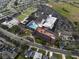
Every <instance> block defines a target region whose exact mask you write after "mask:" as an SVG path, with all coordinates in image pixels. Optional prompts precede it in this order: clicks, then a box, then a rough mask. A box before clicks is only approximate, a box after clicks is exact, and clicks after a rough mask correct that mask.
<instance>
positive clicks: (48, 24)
mask: <svg viewBox="0 0 79 59" xmlns="http://www.w3.org/2000/svg"><path fill="white" fill-rule="evenodd" d="M56 20H57V18H56V17H52V15H49V16H48V17H47V19H46V20H45V19H42V21H41V23H40V24H38V25H39V27H42V26H44V27H47V28H50V29H52V28H53V27H54V24H55V22H56Z"/></svg>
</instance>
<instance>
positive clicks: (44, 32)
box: [36, 27, 55, 39]
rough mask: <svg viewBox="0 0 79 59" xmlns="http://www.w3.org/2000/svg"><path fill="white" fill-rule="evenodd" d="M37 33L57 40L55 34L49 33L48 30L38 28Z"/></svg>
mask: <svg viewBox="0 0 79 59" xmlns="http://www.w3.org/2000/svg"><path fill="white" fill-rule="evenodd" d="M36 31H37V32H39V33H42V34H43V35H46V36H48V37H50V38H52V39H55V36H54V34H53V33H51V32H49V31H47V30H46V29H44V28H41V27H39V28H37V30H36Z"/></svg>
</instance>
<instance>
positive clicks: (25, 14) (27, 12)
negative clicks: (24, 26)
mask: <svg viewBox="0 0 79 59" xmlns="http://www.w3.org/2000/svg"><path fill="white" fill-rule="evenodd" d="M36 10H37V8H35V7H33V6H30V7H28V8H27V9H26V10H24V11H23V12H21V14H20V15H19V16H18V17H17V19H19V20H20V21H23V20H24V18H26V17H28V16H29V15H31V14H32V13H33V12H34V11H36Z"/></svg>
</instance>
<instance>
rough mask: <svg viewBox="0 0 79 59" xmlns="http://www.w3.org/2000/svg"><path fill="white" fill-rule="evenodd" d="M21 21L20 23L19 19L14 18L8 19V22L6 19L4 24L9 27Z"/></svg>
mask: <svg viewBox="0 0 79 59" xmlns="http://www.w3.org/2000/svg"><path fill="white" fill-rule="evenodd" d="M19 23H20V22H19V20H17V19H15V18H13V19H12V20H11V21H8V22H7V21H5V22H3V23H2V24H3V25H6V26H8V27H9V28H11V27H12V26H14V25H18V24H19Z"/></svg>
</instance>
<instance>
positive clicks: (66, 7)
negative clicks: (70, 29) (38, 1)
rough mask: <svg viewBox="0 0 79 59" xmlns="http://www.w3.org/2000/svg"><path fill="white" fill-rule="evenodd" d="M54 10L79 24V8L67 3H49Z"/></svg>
mask: <svg viewBox="0 0 79 59" xmlns="http://www.w3.org/2000/svg"><path fill="white" fill-rule="evenodd" d="M49 4H50V5H52V6H53V8H54V9H55V10H56V11H57V12H58V13H60V14H61V15H63V16H65V17H67V18H68V19H69V20H70V21H72V22H74V21H77V22H79V8H78V7H75V6H73V5H71V4H69V3H65V2H58V3H56V2H49Z"/></svg>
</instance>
